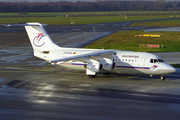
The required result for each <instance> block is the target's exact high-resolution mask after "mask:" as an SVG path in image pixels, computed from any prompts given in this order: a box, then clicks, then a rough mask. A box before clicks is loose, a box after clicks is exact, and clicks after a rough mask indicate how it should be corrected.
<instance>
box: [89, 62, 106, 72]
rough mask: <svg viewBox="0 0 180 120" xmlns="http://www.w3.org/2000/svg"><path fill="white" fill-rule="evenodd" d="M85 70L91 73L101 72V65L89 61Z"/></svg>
mask: <svg viewBox="0 0 180 120" xmlns="http://www.w3.org/2000/svg"><path fill="white" fill-rule="evenodd" d="M85 68H87V69H88V70H90V71H92V72H100V71H102V70H103V65H102V64H101V63H100V62H98V61H95V60H94V61H91V62H89V63H88V64H87V65H86V66H85Z"/></svg>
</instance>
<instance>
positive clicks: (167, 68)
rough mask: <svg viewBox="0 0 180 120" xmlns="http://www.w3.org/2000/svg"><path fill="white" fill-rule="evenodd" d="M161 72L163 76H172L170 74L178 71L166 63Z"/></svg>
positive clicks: (160, 69)
mask: <svg viewBox="0 0 180 120" xmlns="http://www.w3.org/2000/svg"><path fill="white" fill-rule="evenodd" d="M159 72H160V73H161V74H170V73H174V72H176V69H175V68H174V67H173V66H171V65H169V64H167V63H164V64H162V65H161V67H160V68H159Z"/></svg>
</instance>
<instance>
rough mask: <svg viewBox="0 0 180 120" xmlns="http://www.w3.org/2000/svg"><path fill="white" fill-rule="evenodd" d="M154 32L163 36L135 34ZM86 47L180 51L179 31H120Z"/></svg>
mask: <svg viewBox="0 0 180 120" xmlns="http://www.w3.org/2000/svg"><path fill="white" fill-rule="evenodd" d="M142 34H153V35H161V37H139V36H135V35H142ZM139 44H155V45H163V48H161V47H160V48H148V47H139ZM85 48H98V49H101V48H104V49H118V50H130V51H141V52H142V51H144V52H174V51H176V52H179V51H180V35H179V32H150V33H145V32H143V31H120V32H116V33H114V34H111V35H109V36H107V37H104V38H102V39H100V40H98V41H96V42H94V43H92V44H90V45H88V46H86V47H85Z"/></svg>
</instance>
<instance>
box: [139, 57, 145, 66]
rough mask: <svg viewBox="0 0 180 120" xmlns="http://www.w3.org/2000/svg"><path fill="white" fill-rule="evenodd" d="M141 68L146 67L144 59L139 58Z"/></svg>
mask: <svg viewBox="0 0 180 120" xmlns="http://www.w3.org/2000/svg"><path fill="white" fill-rule="evenodd" d="M139 67H144V58H139Z"/></svg>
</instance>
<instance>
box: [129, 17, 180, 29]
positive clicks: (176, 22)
mask: <svg viewBox="0 0 180 120" xmlns="http://www.w3.org/2000/svg"><path fill="white" fill-rule="evenodd" d="M131 26H172V27H177V26H180V19H179V20H165V21H153V22H139V23H134V24H132V25H131Z"/></svg>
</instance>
